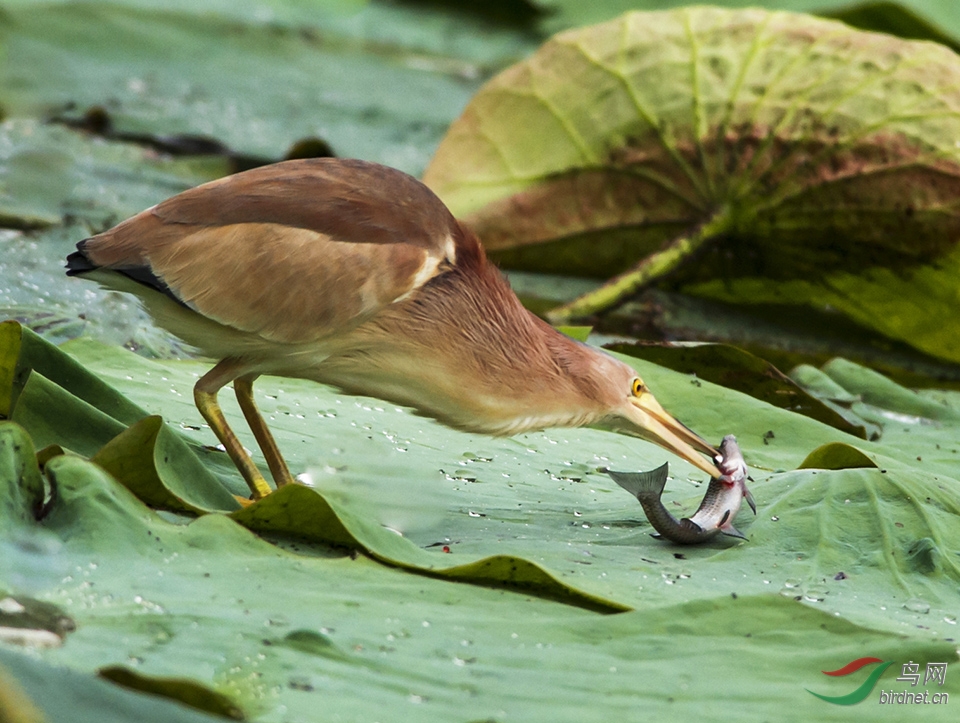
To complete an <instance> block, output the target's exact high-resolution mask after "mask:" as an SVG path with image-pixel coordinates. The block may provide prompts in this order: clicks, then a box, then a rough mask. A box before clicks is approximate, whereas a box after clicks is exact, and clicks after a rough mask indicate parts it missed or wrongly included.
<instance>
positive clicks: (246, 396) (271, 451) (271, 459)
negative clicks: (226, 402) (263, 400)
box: [233, 374, 294, 488]
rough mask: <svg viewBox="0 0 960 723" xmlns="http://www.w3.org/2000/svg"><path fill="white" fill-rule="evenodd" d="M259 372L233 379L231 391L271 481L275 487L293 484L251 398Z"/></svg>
mask: <svg viewBox="0 0 960 723" xmlns="http://www.w3.org/2000/svg"><path fill="white" fill-rule="evenodd" d="M258 376H259V374H246V375H244V376H242V377H237V378H236V379H234V380H233V391H234V392H236V394H237V401H238V402H239V403H240V409H241V410H243V416H244V417H245V418H246V420H247V424H249V425H250V430H251V431H252V432H253V436H254V437H256V438H257V444H259V445H260V449H261V451H262V452H263V456H264V459H266V460H267V466H268V467H269V468H270V474H272V475H273V481H274V482H276V483H277V488H280V487H283V486H284V485H289V484H293V482H294V479H293V475H292V474H290V468H289V467H287V463H286V462H285V461H284V459H283V455H282V454H280V448H279V447H278V446H277V442H276V440H274V438H273V434H272V433H271V432H270V429H269V428H268V427H267V422H266V420H265V419H264V418H263V415H262V414H260V410H259V409H257V403H256V402H255V401H254V399H253V382H254V381H255V380H256V378H257V377H258Z"/></svg>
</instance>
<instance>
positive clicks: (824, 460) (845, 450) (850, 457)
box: [797, 442, 877, 469]
mask: <svg viewBox="0 0 960 723" xmlns="http://www.w3.org/2000/svg"><path fill="white" fill-rule="evenodd" d="M861 467H877V463H876V462H874V461H873V460H872V459H870V457H869V456H868V455H866V454H864V453H863V452H861V451H860V450H859V449H857V448H856V447H852V446H850V445H849V444H843V443H842V442H831V443H830V444H825V445H823V446H822V447H817V448H816V449H815V450H813V451H812V452H811V453H810V454H808V455H807V456H806V458H805V459H804V460H803V461H802V462H801V463H800V465H799V466H798V467H797V469H858V468H861Z"/></svg>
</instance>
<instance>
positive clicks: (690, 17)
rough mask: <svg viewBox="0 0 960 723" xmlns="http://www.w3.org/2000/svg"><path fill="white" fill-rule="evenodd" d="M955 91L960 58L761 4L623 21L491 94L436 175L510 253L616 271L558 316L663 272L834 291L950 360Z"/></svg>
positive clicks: (451, 135)
mask: <svg viewBox="0 0 960 723" xmlns="http://www.w3.org/2000/svg"><path fill="white" fill-rule="evenodd" d="M958 88H960V57H958V56H957V55H956V54H954V53H953V52H951V51H950V50H948V49H947V48H944V47H942V46H939V45H935V44H932V43H921V42H913V41H904V40H900V39H897V38H893V37H890V36H887V35H881V34H874V33H866V32H861V31H856V30H853V29H851V28H849V27H848V26H845V25H842V24H840V23H836V22H832V21H827V20H821V19H816V18H813V17H810V16H804V15H797V14H791V13H776V12H775V13H771V12H767V11H763V10H757V9H752V10H722V9H716V8H689V9H681V10H677V11H672V12H659V13H628V14H626V15H624V16H623V17H621V18H619V19H617V20H614V21H611V22H607V23H603V24H600V25H596V26H592V27H588V28H583V29H580V30H574V31H570V32H566V33H561V34H560V35H557V36H556V37H554V38H553V39H552V40H550V41H549V42H548V43H546V44H545V45H544V46H543V47H542V48H541V49H540V50H539V51H538V52H537V53H536V54H535V55H534V56H533V57H532V58H530V59H529V60H527V61H524V62H522V63H520V64H517V65H515V66H513V67H511V68H509V69H508V70H506V71H504V72H503V73H501V74H500V75H499V76H497V77H496V78H494V79H493V80H491V81H490V82H489V83H487V85H485V86H484V88H483V89H481V90H480V92H478V93H477V95H476V96H475V97H474V98H473V100H472V101H471V103H470V105H469V106H468V107H467V109H466V110H465V111H464V113H463V115H462V116H461V117H460V119H459V120H457V121H456V122H455V123H454V124H453V125H452V126H451V128H450V130H449V132H448V134H447V136H446V138H445V139H444V141H443V142H442V143H441V145H440V147H439V148H438V150H437V153H436V155H435V157H434V159H433V161H432V163H431V165H430V167H429V168H428V170H427V173H426V175H425V180H426V181H427V182H428V183H429V184H430V185H431V186H432V187H433V188H434V190H436V191H437V192H438V193H439V194H440V196H441V197H442V198H443V199H444V200H445V201H446V202H447V203H448V204H449V205H450V206H451V208H453V210H454V211H455V212H456V213H457V214H458V215H461V216H464V217H465V220H466V221H467V222H468V223H469V224H471V225H472V226H473V227H474V228H475V229H476V230H477V231H478V233H479V234H480V236H481V238H482V239H483V240H484V243H485V245H486V246H487V247H488V248H489V249H490V250H491V252H492V253H493V255H495V256H498V257H499V258H502V259H503V260H504V261H505V262H508V263H517V264H520V265H528V261H529V260H530V259H535V260H536V261H537V262H540V261H541V260H544V259H545V260H546V261H545V263H543V264H541V267H542V268H544V269H545V270H548V271H557V270H558V269H557V268H556V266H554V265H552V264H554V263H560V264H564V265H566V268H567V270H568V271H570V270H572V269H573V267H572V266H571V265H570V261H569V259H570V254H571V252H572V253H574V256H575V257H576V258H577V259H578V261H577V263H578V266H577V267H576V269H577V272H578V273H580V274H583V273H594V274H603V275H607V274H610V273H616V272H623V273H621V274H620V275H619V276H617V277H616V278H615V279H613V280H612V281H611V282H609V283H608V284H607V285H606V286H605V287H603V288H601V289H599V290H598V291H596V292H593V293H592V294H590V295H588V296H585V297H582V299H581V301H580V302H574V303H573V304H570V305H567V306H565V307H561V309H559V310H557V311H555V312H554V313H552V314H551V318H553V319H555V320H560V319H564V318H568V317H571V316H582V315H584V314H590V313H593V312H595V311H597V310H599V309H601V308H605V307H608V306H610V305H611V304H614V303H617V302H619V301H621V300H622V299H623V298H624V297H625V296H627V295H628V294H631V293H633V292H634V291H636V290H637V289H638V288H640V287H641V286H643V285H644V284H647V283H650V282H652V281H654V280H658V279H661V278H663V277H664V276H665V275H666V274H673V275H674V277H675V278H676V279H677V283H685V284H687V285H688V288H689V289H695V290H696V292H697V293H702V294H711V295H713V296H714V297H717V298H721V297H722V298H729V299H735V300H736V301H738V302H740V303H745V302H747V303H748V302H750V301H751V299H750V297H749V295H748V294H745V293H744V292H743V289H747V288H749V289H751V291H752V292H754V293H759V292H758V289H759V290H760V291H762V292H763V293H762V294H761V296H762V300H763V301H768V300H769V299H770V298H771V297H774V296H776V295H777V294H778V293H779V294H780V297H781V298H780V300H781V301H782V302H786V303H809V304H812V305H816V304H821V305H822V304H823V303H824V301H825V298H824V297H822V296H821V297H819V298H818V297H817V295H816V292H815V290H816V289H818V288H821V287H823V286H826V287H827V288H830V287H831V286H836V285H837V284H839V289H838V290H839V293H836V294H833V295H831V296H830V297H829V303H831V304H833V305H834V306H835V307H836V308H837V309H839V310H840V311H842V312H844V313H847V314H849V315H851V316H852V317H853V318H855V319H857V320H858V321H859V322H860V323H863V324H865V325H867V326H870V327H872V328H875V329H878V330H880V331H882V332H883V333H885V334H887V335H889V336H893V337H894V338H898V339H902V340H903V341H906V342H907V343H909V344H911V345H913V346H915V347H916V348H918V349H922V350H924V351H927V352H928V353H930V354H933V355H936V356H939V357H942V358H947V359H951V360H954V361H956V360H960V340H958V337H957V335H956V334H951V333H948V332H947V331H946V330H944V329H943V325H942V324H938V323H936V322H932V321H931V318H934V319H936V318H939V319H942V318H951V317H956V316H957V315H958V314H960V304H958V302H957V294H956V278H957V273H956V270H955V268H954V267H955V266H956V265H957V264H958V263H960V249H958V247H957V240H958V239H960V204H958V201H957V198H960V148H958V147H957V145H956V138H957V137H960V90H958ZM664 244H666V245H664ZM707 249H710V251H711V252H710V253H709V254H705V253H704V252H705V251H706V250H707ZM695 253H696V255H697V256H698V257H699V258H700V259H701V260H702V261H701V263H699V264H696V265H692V266H691V265H689V264H688V262H690V261H691V259H692V258H693V256H694V254H695ZM638 259H642V260H641V261H640V262H639V264H638V265H637V266H636V268H635V269H633V270H632V271H625V268H626V266H627V265H628V261H629V260H632V261H637V260H638ZM530 263H532V261H530ZM684 266H687V267H686V268H683V269H682V273H678V269H681V267H684ZM717 277H722V281H711V282H710V283H697V284H695V282H702V281H703V280H704V279H707V278H710V279H716V278H717ZM891 279H899V280H900V282H899V284H898V285H897V287H896V288H897V293H896V294H895V295H891V294H890V291H889V289H887V290H886V291H887V293H886V294H884V295H881V293H880V291H881V288H882V287H883V284H885V283H889V282H890V280H891ZM786 281H790V282H791V283H792V284H793V285H794V286H796V287H798V288H802V289H808V290H809V293H807V294H806V296H803V297H802V298H801V297H800V296H797V295H796V294H794V295H793V296H791V294H789V293H783V292H781V291H780V289H781V287H782V286H783V283H784V282H786ZM841 281H842V283H841ZM748 282H749V283H748ZM843 296H846V297H848V298H847V299H846V301H844V300H843V298H837V297H843ZM759 300H761V299H757V301H759ZM927 301H929V302H931V303H934V302H935V303H936V304H937V309H936V313H935V314H934V315H931V310H930V308H928V305H927V304H926V302H927ZM858 305H859V308H858Z"/></svg>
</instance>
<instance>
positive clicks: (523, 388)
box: [316, 249, 604, 435]
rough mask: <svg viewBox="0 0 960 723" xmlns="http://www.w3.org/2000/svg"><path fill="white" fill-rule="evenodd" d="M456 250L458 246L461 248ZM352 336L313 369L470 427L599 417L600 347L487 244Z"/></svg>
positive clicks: (347, 386) (496, 428)
mask: <svg viewBox="0 0 960 723" xmlns="http://www.w3.org/2000/svg"><path fill="white" fill-rule="evenodd" d="M459 251H460V249H458V252H459ZM351 336H352V339H353V340H352V342H351V344H352V346H353V348H352V349H345V350H344V352H342V353H341V354H338V355H334V356H332V357H331V358H330V359H328V360H327V361H325V362H324V363H323V364H322V365H321V366H320V367H319V368H318V375H317V376H316V378H317V379H318V380H319V381H325V382H328V383H332V384H334V385H336V386H339V387H340V388H342V389H344V390H345V391H348V392H351V391H360V390H363V391H364V392H365V393H370V390H376V394H377V396H380V397H382V398H384V399H387V400H390V401H393V402H396V403H399V404H403V405H407V406H411V407H414V408H416V409H418V410H420V411H421V412H423V413H425V414H427V415H429V416H432V417H435V418H437V419H439V420H440V421H442V422H444V423H446V424H448V425H450V426H453V427H456V428H459V429H463V430H466V431H473V432H482V433H487V434H495V435H510V434H516V433H519V432H523V431H527V430H532V429H543V428H546V427H561V426H581V425H584V424H590V423H593V422H594V421H596V420H597V419H599V418H600V417H601V416H603V413H604V407H603V406H602V404H600V403H599V400H597V399H596V398H595V396H596V395H595V394H592V392H593V391H594V390H593V389H592V388H591V385H590V383H589V379H590V378H591V375H590V370H589V366H590V364H591V360H592V358H593V356H594V355H598V354H601V352H598V351H596V350H594V349H592V348H590V347H586V346H585V345H582V344H580V343H579V342H576V341H574V340H573V339H570V338H568V337H566V336H564V335H562V334H560V333H559V332H557V331H556V330H555V329H553V328H552V327H551V326H549V325H548V324H546V323H545V322H544V321H542V320H541V319H539V318H537V317H536V316H534V315H533V314H531V313H530V312H529V311H527V309H525V308H524V307H523V305H522V304H521V303H520V301H519V300H518V299H517V297H516V295H515V294H514V293H513V291H512V290H511V289H510V287H509V284H508V283H507V282H506V280H505V279H504V278H503V276H502V275H501V274H500V272H499V270H497V269H496V267H495V266H493V265H492V264H489V263H487V262H486V259H484V258H483V256H482V251H481V252H480V253H479V255H478V256H476V257H474V258H472V259H470V258H467V259H465V258H463V257H462V256H460V255H458V259H457V265H456V267H455V268H453V269H452V270H450V271H448V272H447V273H444V274H442V275H441V276H439V277H437V278H435V279H433V280H432V281H431V282H430V283H428V284H427V285H425V286H424V287H423V288H422V289H421V290H420V291H419V292H418V293H417V294H415V295H414V296H412V297H411V298H409V299H407V300H405V301H403V302H401V303H398V304H396V305H395V307H394V308H391V309H389V310H387V311H385V312H384V313H381V314H380V315H378V317H377V318H376V319H374V320H373V321H371V322H368V323H367V324H365V325H364V326H363V327H361V328H359V329H358V330H357V331H356V332H355V333H354V334H353V335H351Z"/></svg>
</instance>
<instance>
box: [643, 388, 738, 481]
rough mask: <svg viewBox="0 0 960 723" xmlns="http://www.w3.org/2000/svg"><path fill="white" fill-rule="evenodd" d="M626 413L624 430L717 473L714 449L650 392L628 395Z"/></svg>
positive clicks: (702, 468) (711, 474) (709, 471)
mask: <svg viewBox="0 0 960 723" xmlns="http://www.w3.org/2000/svg"><path fill="white" fill-rule="evenodd" d="M625 417H626V421H628V422H631V423H632V424H630V425H629V426H628V428H627V429H625V430H624V431H626V432H632V433H633V434H636V435H637V436H639V437H642V438H643V439H646V440H648V441H650V442H653V443H654V444H659V445H660V446H661V447H663V448H664V449H668V450H670V451H671V452H673V453H674V454H675V455H677V456H678V457H682V458H683V459H685V460H687V461H688V462H689V463H690V464H692V465H694V466H695V467H697V468H699V469H701V470H703V471H704V472H706V473H707V474H709V475H710V476H711V477H719V476H720V470H718V469H717V468H716V466H715V465H714V464H713V457H714V455H716V454H718V452H717V450H716V449H715V448H714V447H713V446H712V445H710V444H708V443H707V442H706V441H704V440H703V438H701V437H700V436H698V435H697V434H695V433H694V432H693V431H692V430H690V429H688V428H687V427H685V426H684V425H683V424H681V423H680V422H678V421H677V420H676V419H674V418H673V417H672V416H670V414H668V413H667V411H666V410H665V409H664V408H663V407H661V406H660V402H658V401H657V400H656V399H654V397H653V395H652V394H650V393H649V392H647V393H645V394H643V395H642V396H639V397H633V398H631V399H630V403H629V404H628V406H627V409H626V410H625ZM700 452H702V453H703V454H706V455H708V456H709V457H710V459H709V460H708V459H705V458H704V457H703V455H701V454H699V453H700Z"/></svg>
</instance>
